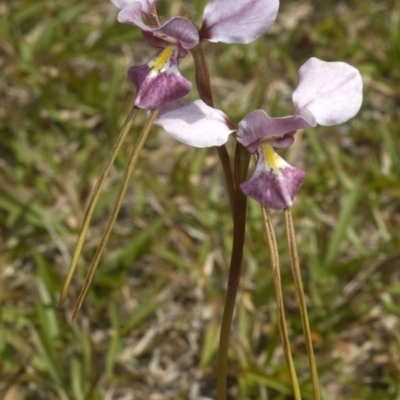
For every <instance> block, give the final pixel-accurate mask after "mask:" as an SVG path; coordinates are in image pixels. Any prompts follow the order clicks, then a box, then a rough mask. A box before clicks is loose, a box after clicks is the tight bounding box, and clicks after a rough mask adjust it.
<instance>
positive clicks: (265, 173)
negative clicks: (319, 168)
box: [240, 144, 305, 210]
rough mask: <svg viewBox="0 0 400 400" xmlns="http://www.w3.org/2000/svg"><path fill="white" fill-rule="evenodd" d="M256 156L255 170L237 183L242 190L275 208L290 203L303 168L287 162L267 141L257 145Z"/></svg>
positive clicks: (297, 189)
mask: <svg viewBox="0 0 400 400" xmlns="http://www.w3.org/2000/svg"><path fill="white" fill-rule="evenodd" d="M256 156H257V162H256V169H255V171H254V174H253V175H252V176H251V177H250V178H249V179H248V180H246V181H245V182H243V183H242V184H241V185H240V187H241V188H242V190H243V192H244V194H246V196H249V197H251V198H253V199H255V200H257V201H258V202H260V203H261V204H262V205H263V206H264V207H268V208H272V209H274V210H282V209H284V208H287V207H290V206H291V205H292V202H293V199H294V197H295V195H296V193H297V192H298V191H299V189H300V186H301V185H302V183H303V181H304V177H305V174H304V171H302V170H301V169H299V168H295V167H292V166H291V165H289V164H288V163H287V162H286V161H285V160H284V159H283V158H281V157H280V156H279V155H278V154H277V153H275V151H274V149H273V147H272V146H271V145H270V144H262V145H260V146H259V147H258V148H257V151H256Z"/></svg>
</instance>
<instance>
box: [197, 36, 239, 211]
mask: <svg viewBox="0 0 400 400" xmlns="http://www.w3.org/2000/svg"><path fill="white" fill-rule="evenodd" d="M191 53H192V56H193V60H194V63H195V66H196V86H197V90H198V92H199V96H200V98H201V99H202V100H203V101H204V103H206V104H207V105H208V106H210V107H213V108H214V100H213V97H212V92H211V85H210V74H209V72H208V67H207V63H206V60H205V58H204V54H203V50H202V48H201V42H200V43H199V44H198V45H197V46H196V47H195V48H193V49H192V50H191ZM216 148H217V152H218V156H219V159H220V161H221V164H222V169H223V171H224V176H225V182H226V187H227V190H228V196H229V202H230V205H231V210H232V215H233V212H234V208H235V187H234V183H233V182H234V181H233V176H232V168H231V163H230V160H229V154H228V151H227V150H226V147H225V145H222V146H217V147H216Z"/></svg>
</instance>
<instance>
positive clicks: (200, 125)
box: [155, 100, 234, 147]
mask: <svg viewBox="0 0 400 400" xmlns="http://www.w3.org/2000/svg"><path fill="white" fill-rule="evenodd" d="M155 123H156V125H159V126H161V127H163V128H164V129H165V130H166V131H167V133H169V134H170V135H171V136H172V137H174V138H175V139H176V140H179V141H180V142H182V143H185V144H188V145H190V146H194V147H211V146H221V145H223V144H224V143H226V141H227V140H228V137H229V135H230V134H231V133H232V132H234V130H233V129H230V128H229V126H228V123H229V120H228V117H227V116H226V115H225V114H224V113H223V112H222V111H219V110H216V109H215V108H212V107H209V106H207V105H206V104H205V103H204V102H203V101H202V100H197V101H195V102H193V103H192V102H190V101H187V100H178V101H176V102H174V103H172V104H170V105H169V106H167V107H164V108H163V109H162V110H161V111H160V114H159V115H158V117H157V120H156V122H155Z"/></svg>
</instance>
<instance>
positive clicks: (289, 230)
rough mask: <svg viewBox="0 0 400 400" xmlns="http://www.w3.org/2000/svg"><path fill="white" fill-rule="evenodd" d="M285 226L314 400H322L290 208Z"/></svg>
mask: <svg viewBox="0 0 400 400" xmlns="http://www.w3.org/2000/svg"><path fill="white" fill-rule="evenodd" d="M284 214H285V225H286V234H287V241H288V245H289V253H290V262H291V267H292V273H293V278H294V282H295V286H296V294H297V300H298V302H299V305H300V315H301V324H302V326H303V332H304V337H305V339H306V347H307V353H308V359H309V362H310V368H311V377H312V383H313V388H314V400H320V399H321V393H320V386H319V380H318V371H317V363H316V361H315V355H314V349H313V344H312V338H311V331H310V323H309V320H308V313H307V305H306V300H305V296H304V289H303V282H302V279H301V271H300V264H299V256H298V253H297V245H296V236H295V232H294V225H293V218H292V213H291V212H290V209H289V208H285V210H284Z"/></svg>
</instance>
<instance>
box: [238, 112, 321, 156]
mask: <svg viewBox="0 0 400 400" xmlns="http://www.w3.org/2000/svg"><path fill="white" fill-rule="evenodd" d="M314 126H316V122H315V119H314V117H313V116H312V115H311V113H307V110H306V111H305V112H303V113H302V115H291V116H288V117H282V118H271V117H270V116H269V115H268V114H267V113H266V112H265V111H263V110H256V111H253V112H251V113H250V114H248V115H247V116H246V117H245V118H243V119H242V120H241V121H240V123H239V128H238V132H237V139H238V141H239V142H240V143H242V144H243V146H246V147H247V150H248V151H250V152H251V153H254V152H255V151H256V149H257V147H258V146H259V144H260V142H261V141H262V140H263V139H268V141H269V143H270V144H272V146H274V147H277V148H284V147H287V146H289V145H290V144H292V142H293V138H292V136H293V135H294V133H295V132H296V131H297V130H298V129H304V128H309V127H314Z"/></svg>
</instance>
